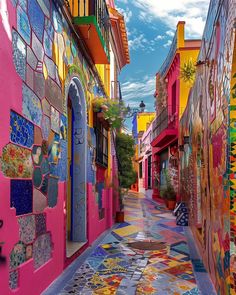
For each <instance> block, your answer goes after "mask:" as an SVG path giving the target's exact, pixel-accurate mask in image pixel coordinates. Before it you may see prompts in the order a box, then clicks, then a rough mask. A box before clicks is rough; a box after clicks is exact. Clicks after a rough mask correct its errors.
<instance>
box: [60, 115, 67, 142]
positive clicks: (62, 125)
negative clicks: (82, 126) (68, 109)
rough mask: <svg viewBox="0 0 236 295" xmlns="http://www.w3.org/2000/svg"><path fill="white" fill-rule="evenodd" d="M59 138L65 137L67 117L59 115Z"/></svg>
mask: <svg viewBox="0 0 236 295" xmlns="http://www.w3.org/2000/svg"><path fill="white" fill-rule="evenodd" d="M60 139H63V140H66V139H67V117H66V116H64V115H60Z"/></svg>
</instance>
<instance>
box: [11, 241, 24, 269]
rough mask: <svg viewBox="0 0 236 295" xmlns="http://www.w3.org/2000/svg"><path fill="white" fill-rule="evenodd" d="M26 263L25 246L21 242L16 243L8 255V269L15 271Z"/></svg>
mask: <svg viewBox="0 0 236 295" xmlns="http://www.w3.org/2000/svg"><path fill="white" fill-rule="evenodd" d="M25 261H26V245H25V244H24V243H23V242H19V243H17V244H16V245H15V246H14V248H13V250H12V251H11V254H10V268H11V269H15V268H17V267H18V266H19V265H21V264H22V263H24V262H25Z"/></svg>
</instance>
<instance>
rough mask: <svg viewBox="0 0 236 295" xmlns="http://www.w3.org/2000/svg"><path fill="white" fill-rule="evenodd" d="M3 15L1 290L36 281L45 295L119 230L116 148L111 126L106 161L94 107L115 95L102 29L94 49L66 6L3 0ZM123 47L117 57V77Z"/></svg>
mask: <svg viewBox="0 0 236 295" xmlns="http://www.w3.org/2000/svg"><path fill="white" fill-rule="evenodd" d="M69 2H70V1H69ZM86 3H88V1H87V2H86ZM104 3H105V2H104ZM69 4H71V3H69ZM104 5H105V4H104ZM110 5H113V9H115V7H114V3H113V4H112V3H110ZM104 9H107V8H106V5H105V6H104ZM106 11H108V10H106ZM0 16H1V23H0V36H1V44H0V62H1V67H0V81H1V83H0V93H1V96H0V100H1V126H0V134H1V136H0V157H1V169H0V190H1V194H0V202H1V206H0V219H1V229H0V231H1V234H0V237H1V238H0V247H1V248H0V249H1V251H0V254H1V264H0V272H1V276H0V285H1V293H3V294H4V295H5V294H6V295H7V294H13V293H14V294H31V293H32V285H33V286H34V294H40V293H41V292H42V291H43V290H44V289H45V288H46V287H47V286H48V285H49V284H50V283H51V282H52V281H53V280H54V279H55V278H56V277H57V276H58V275H59V274H60V273H61V272H62V271H63V269H64V268H65V267H66V266H67V265H68V264H70V263H71V262H72V261H73V260H74V259H75V258H76V257H77V256H78V255H79V254H80V253H81V252H82V251H84V249H86V248H87V247H88V246H89V245H90V244H91V243H92V242H93V241H94V240H95V239H96V238H97V237H98V236H99V235H100V234H101V233H102V232H103V231H104V230H106V229H107V228H109V227H111V225H112V224H113V216H114V214H115V210H116V207H115V204H114V203H115V202H113V189H112V186H111V179H112V172H111V171H112V170H113V171H116V170H115V169H117V167H116V166H115V163H116V157H115V151H114V148H113V152H112V153H111V152H110V151H112V136H111V132H110V131H109V130H107V133H106V136H107V152H108V158H107V165H106V166H101V165H100V164H98V162H97V154H96V151H97V150H98V142H99V141H98V131H97V126H95V123H96V120H95V119H94V118H95V117H94V113H93V108H92V100H93V98H94V97H98V96H99V97H109V96H110V91H111V78H110V76H111V73H110V64H109V59H110V56H109V53H108V48H107V47H106V46H107V44H106V42H102V41H103V39H101V38H100V37H101V36H100V35H99V34H98V32H97V35H99V38H100V39H99V42H100V43H99V46H98V48H97V52H96V51H93V50H91V49H90V50H85V49H86V48H89V46H91V44H90V43H89V42H90V40H89V41H88V43H86V42H85V43H86V44H85V45H84V43H83V42H81V41H80V40H79V38H78V34H79V33H80V34H81V36H82V35H83V32H84V30H85V27H86V25H87V24H84V21H85V19H83V23H82V24H81V23H80V17H78V16H77V18H76V21H78V23H76V25H74V26H72V24H71V20H72V16H74V11H72V10H71V9H70V6H67V5H65V3H64V2H63V1H50V0H42V1H39V0H30V1H29V0H28V1H27V0H24V1H20V0H19V1H18V0H11V1H10V0H3V1H1V3H0ZM74 17H75V16H74ZM111 17H112V16H110V18H111ZM121 18H122V17H121ZM74 20H75V19H74ZM121 21H122V20H121ZM95 29H97V28H96V26H95ZM118 31H119V30H118ZM110 33H111V34H112V33H114V32H113V31H112V30H111V32H110ZM123 33H124V32H123ZM93 34H95V36H96V31H93ZM107 36H108V37H109V33H108V35H107ZM107 36H105V37H107ZM103 37H104V36H102V38H103ZM105 37H104V40H105ZM115 40H116V39H115ZM108 41H109V39H108ZM126 41H127V39H125V38H124V39H122V42H123V45H120V49H119V50H120V51H121V52H119V50H117V51H116V52H114V59H113V71H114V72H113V73H112V75H113V76H116V77H117V76H118V74H119V71H120V70H121V68H122V67H123V66H124V65H125V64H126V63H127V62H128V52H127V51H125V49H124V48H127V44H126ZM119 42H120V39H119ZM84 46H85V47H84ZM86 46H87V47H86ZM109 46H113V47H114V44H113V45H112V44H111V45H110V43H109ZM102 50H103V51H102ZM114 51H115V50H114ZM123 51H124V53H123ZM119 55H121V56H122V57H123V63H122V64H120V62H117V60H118V57H119ZM98 56H100V58H101V57H102V60H99V57H98ZM98 61H99V62H102V63H104V64H100V65H95V63H96V62H98ZM104 132H105V131H104ZM113 167H114V169H113ZM113 173H115V172H113ZM111 208H112V209H111ZM94 225H96V226H94ZM29 281H30V282H31V283H30V284H29Z"/></svg>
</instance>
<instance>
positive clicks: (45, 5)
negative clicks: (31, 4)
mask: <svg viewBox="0 0 236 295" xmlns="http://www.w3.org/2000/svg"><path fill="white" fill-rule="evenodd" d="M37 1H38V4H39V5H40V7H41V9H42V11H43V12H44V14H45V15H46V16H47V17H48V18H49V17H50V1H49V0H37Z"/></svg>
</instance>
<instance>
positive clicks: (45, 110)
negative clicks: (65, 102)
mask: <svg viewBox="0 0 236 295" xmlns="http://www.w3.org/2000/svg"><path fill="white" fill-rule="evenodd" d="M42 107H43V113H44V115H46V116H47V117H49V118H50V117H51V107H50V104H49V102H48V101H47V100H46V98H44V99H43V100H42Z"/></svg>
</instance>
